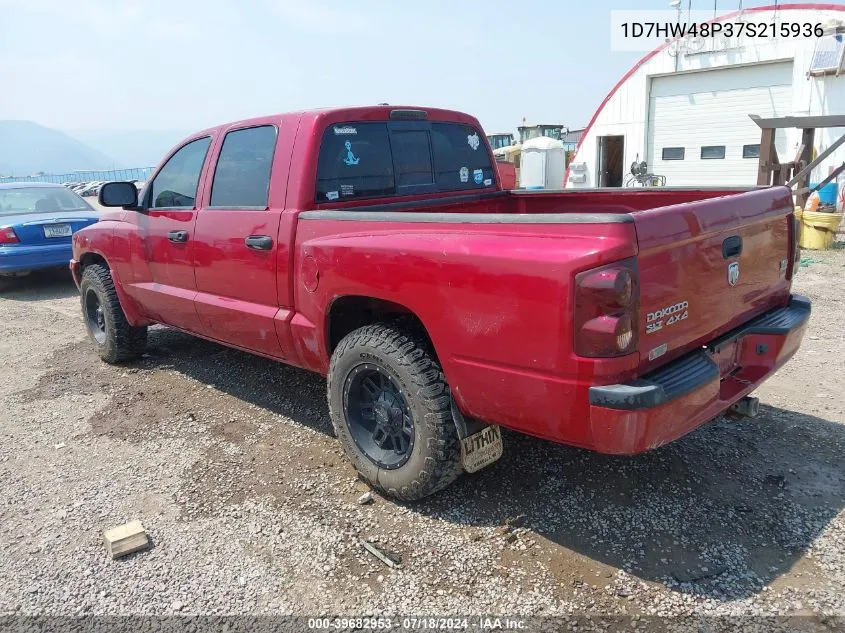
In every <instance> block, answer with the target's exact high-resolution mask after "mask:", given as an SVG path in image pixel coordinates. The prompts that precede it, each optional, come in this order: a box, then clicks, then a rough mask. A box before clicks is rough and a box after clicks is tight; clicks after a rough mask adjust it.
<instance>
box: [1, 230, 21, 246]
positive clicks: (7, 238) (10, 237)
mask: <svg viewBox="0 0 845 633" xmlns="http://www.w3.org/2000/svg"><path fill="white" fill-rule="evenodd" d="M19 241H20V240H19V239H18V236H17V235H15V230H14V229H13V228H12V227H11V226H4V227H0V244H17V243H18V242H19Z"/></svg>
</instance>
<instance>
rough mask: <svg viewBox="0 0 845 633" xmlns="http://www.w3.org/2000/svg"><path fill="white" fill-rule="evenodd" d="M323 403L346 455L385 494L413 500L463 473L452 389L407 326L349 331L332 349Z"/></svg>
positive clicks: (425, 346)
mask: <svg viewBox="0 0 845 633" xmlns="http://www.w3.org/2000/svg"><path fill="white" fill-rule="evenodd" d="M328 400H329V411H330V413H331V418H332V425H333V426H334V429H335V432H336V433H337V436H338V438H339V439H340V442H341V445H342V446H343V450H344V452H345V453H346V455H347V457H349V459H350V460H351V461H352V463H353V464H354V466H355V468H356V469H357V470H358V472H359V473H360V474H361V477H362V478H363V479H364V480H365V481H367V482H368V483H369V484H370V485H371V486H373V487H375V488H377V489H378V490H380V491H382V492H383V493H385V494H386V495H388V496H390V497H393V498H394V499H398V500H401V501H416V500H419V499H422V498H423V497H427V496H428V495H431V494H433V493H435V492H437V491H439V490H442V489H443V488H445V487H446V486H448V485H449V484H451V483H452V482H453V481H455V479H457V478H458V476H459V475H460V474H461V472H462V471H463V468H462V466H461V450H460V443H459V440H458V431H457V428H456V427H455V423H454V421H453V420H452V412H451V397H450V394H449V386H448V385H447V384H446V381H445V379H444V377H443V372H442V371H441V369H440V365H439V364H438V362H437V360H436V359H435V358H434V354H433V353H432V352H431V351H430V350H429V345H428V343H427V341H425V339H424V338H423V337H421V336H419V335H418V334H416V333H415V332H414V331H412V330H411V329H407V328H404V327H402V326H399V325H395V324H386V323H378V324H374V325H367V326H364V327H362V328H360V329H357V330H355V331H353V332H352V333H350V334H349V335H347V336H346V337H345V338H344V339H343V340H342V341H341V342H340V343H339V344H338V346H337V348H336V349H335V351H334V353H333V354H332V360H331V366H330V368H329V375H328Z"/></svg>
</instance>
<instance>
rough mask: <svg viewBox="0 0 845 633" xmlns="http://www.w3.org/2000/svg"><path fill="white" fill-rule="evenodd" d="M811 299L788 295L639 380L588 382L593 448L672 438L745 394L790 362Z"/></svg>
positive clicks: (639, 446)
mask: <svg viewBox="0 0 845 633" xmlns="http://www.w3.org/2000/svg"><path fill="white" fill-rule="evenodd" d="M809 317H810V301H809V300H808V299H806V298H804V297H799V296H793V297H792V298H791V300H790V303H789V305H788V306H786V307H784V308H778V309H776V310H772V311H770V312H767V313H765V314H763V315H761V316H760V317H758V318H756V319H753V320H751V321H749V322H748V323H746V324H744V325H742V326H740V327H739V328H737V329H736V330H733V331H732V332H729V333H728V334H726V335H725V336H723V337H720V338H719V339H716V340H715V341H712V342H711V343H710V344H709V345H708V346H707V347H706V348H704V349H701V350H697V351H695V352H692V353H691V354H688V355H686V356H684V357H682V358H680V359H678V360H676V361H674V362H672V363H669V364H668V365H665V366H663V367H661V368H659V369H657V370H655V371H653V372H651V373H649V374H647V375H645V376H643V377H642V378H641V379H638V380H634V381H632V382H629V383H625V384H616V385H604V386H599V387H590V390H589V399H590V427H591V432H592V439H593V448H594V449H595V450H597V451H599V452H602V453H613V454H623V455H630V454H635V453H641V452H643V451H647V450H650V449H654V448H657V447H659V446H662V445H664V444H667V443H668V442H671V441H673V440H675V439H677V438H679V437H681V436H683V435H685V434H686V433H689V432H690V431H692V430H693V429H695V428H697V427H698V426H700V425H701V424H703V423H705V422H707V421H709V420H711V419H713V418H714V417H716V416H718V415H719V414H721V413H723V412H724V411H725V410H727V409H728V408H730V406H731V405H732V404H734V403H735V402H737V401H738V400H740V399H741V398H743V397H744V396H746V395H748V394H749V393H750V392H751V391H753V390H754V389H756V388H757V387H758V386H759V385H760V384H761V383H762V382H763V381H765V380H766V379H767V378H768V377H769V376H771V375H772V374H773V373H774V372H775V371H777V370H778V368H779V367H781V366H782V365H783V364H784V363H785V362H786V361H788V360H789V359H790V358H792V356H793V355H794V354H795V352H796V351H797V350H798V347H799V346H800V345H801V340H802V339H803V337H804V333H805V331H806V329H807V322H808V320H809Z"/></svg>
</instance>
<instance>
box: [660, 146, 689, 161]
mask: <svg viewBox="0 0 845 633" xmlns="http://www.w3.org/2000/svg"><path fill="white" fill-rule="evenodd" d="M663 160H684V148H683V147H664V148H663Z"/></svg>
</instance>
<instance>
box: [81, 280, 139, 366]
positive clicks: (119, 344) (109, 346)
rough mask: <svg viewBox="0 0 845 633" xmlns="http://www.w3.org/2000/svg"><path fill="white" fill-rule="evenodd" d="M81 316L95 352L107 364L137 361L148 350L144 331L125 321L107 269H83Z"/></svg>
mask: <svg viewBox="0 0 845 633" xmlns="http://www.w3.org/2000/svg"><path fill="white" fill-rule="evenodd" d="M79 291H80V296H81V301H82V316H83V318H84V319H85V326H86V329H87V330H88V336H89V338H90V339H91V341H92V342H93V343H94V346H95V347H96V349H97V353H98V354H99V355H100V358H102V359H103V360H104V361H106V362H107V363H120V362H123V361H128V360H134V359H136V358H139V357H140V356H141V354H143V353H144V350H145V349H146V347H147V328H146V327H133V326H132V325H129V322H128V321H127V320H126V315H125V314H124V312H123V308H122V307H121V306H120V301H119V300H118V298H117V292H115V289H114V281H113V280H112V277H111V273H110V272H109V269H108V268H106V267H105V266H102V265H101V264H91V265H90V266H86V267H85V270H84V271H83V272H82V281H81V282H80V284H79Z"/></svg>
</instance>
